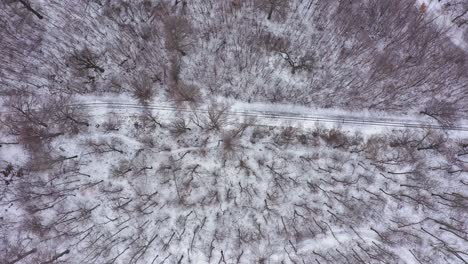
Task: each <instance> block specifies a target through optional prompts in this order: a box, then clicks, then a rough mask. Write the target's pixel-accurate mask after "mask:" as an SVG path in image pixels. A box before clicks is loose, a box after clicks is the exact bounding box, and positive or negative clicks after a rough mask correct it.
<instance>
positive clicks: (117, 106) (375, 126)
mask: <svg viewBox="0 0 468 264" xmlns="http://www.w3.org/2000/svg"><path fill="white" fill-rule="evenodd" d="M73 106H76V107H86V108H91V109H93V110H94V112H95V113H101V112H102V110H104V111H105V112H107V111H111V112H120V111H121V112H120V113H122V114H132V113H138V112H140V111H141V110H143V109H148V110H151V111H153V112H158V113H160V114H162V113H164V112H166V113H170V112H172V113H174V112H186V113H191V112H197V113H207V112H208V110H207V109H204V108H195V109H189V108H178V107H175V106H164V105H161V106H157V105H148V106H141V105H138V104H132V103H113V102H93V103H82V104H76V105H73ZM310 111H311V112H313V111H314V110H312V109H311V110H310ZM318 112H319V113H318V114H305V113H303V112H302V113H301V112H296V111H290V112H286V111H273V110H271V109H264V110H262V109H261V107H252V108H249V107H245V105H243V106H242V107H236V106H234V107H232V108H231V110H229V111H228V112H227V115H228V116H234V117H254V118H255V123H256V124H258V125H271V126H276V125H291V126H303V127H307V126H314V125H315V124H316V123H328V124H334V125H340V126H342V127H348V126H350V127H353V128H358V129H363V128H364V127H365V128H366V130H368V129H371V130H374V132H375V131H380V130H381V129H382V128H400V129H401V128H410V129H426V128H431V129H445V130H448V131H455V132H457V131H458V132H468V126H466V125H464V126H453V127H448V128H447V127H445V128H444V127H442V126H440V125H439V124H437V123H436V122H435V121H433V120H430V119H429V118H424V117H422V116H420V117H417V116H413V117H408V116H402V117H398V116H378V117H374V116H366V115H364V114H362V115H358V114H359V113H358V114H356V113H349V114H346V113H340V114H333V113H322V112H320V111H318ZM463 134H465V133H463Z"/></svg>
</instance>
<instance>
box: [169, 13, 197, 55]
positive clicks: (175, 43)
mask: <svg viewBox="0 0 468 264" xmlns="http://www.w3.org/2000/svg"><path fill="white" fill-rule="evenodd" d="M192 31H193V29H192V25H191V24H190V21H189V20H188V19H187V18H185V17H182V16H177V15H172V16H168V17H167V18H165V20H164V33H165V36H166V40H165V46H166V49H168V50H169V51H171V52H173V51H175V52H178V53H180V55H181V56H185V55H187V52H188V50H189V48H190V46H191V45H192V42H193V40H192Z"/></svg>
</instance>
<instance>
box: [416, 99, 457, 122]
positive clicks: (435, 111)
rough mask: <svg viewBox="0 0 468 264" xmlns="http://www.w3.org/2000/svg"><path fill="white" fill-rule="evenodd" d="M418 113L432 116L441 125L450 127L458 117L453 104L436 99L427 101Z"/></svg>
mask: <svg viewBox="0 0 468 264" xmlns="http://www.w3.org/2000/svg"><path fill="white" fill-rule="evenodd" d="M420 113H421V114H424V115H427V116H430V117H432V118H434V119H435V120H437V122H439V124H440V125H441V126H443V127H452V126H453V125H455V123H456V122H457V121H458V119H459V114H458V109H457V107H456V106H455V105H454V104H452V103H449V102H447V101H441V100H437V99H433V100H431V101H429V102H428V103H427V104H426V107H425V108H424V110H422V111H421V112H420Z"/></svg>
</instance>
